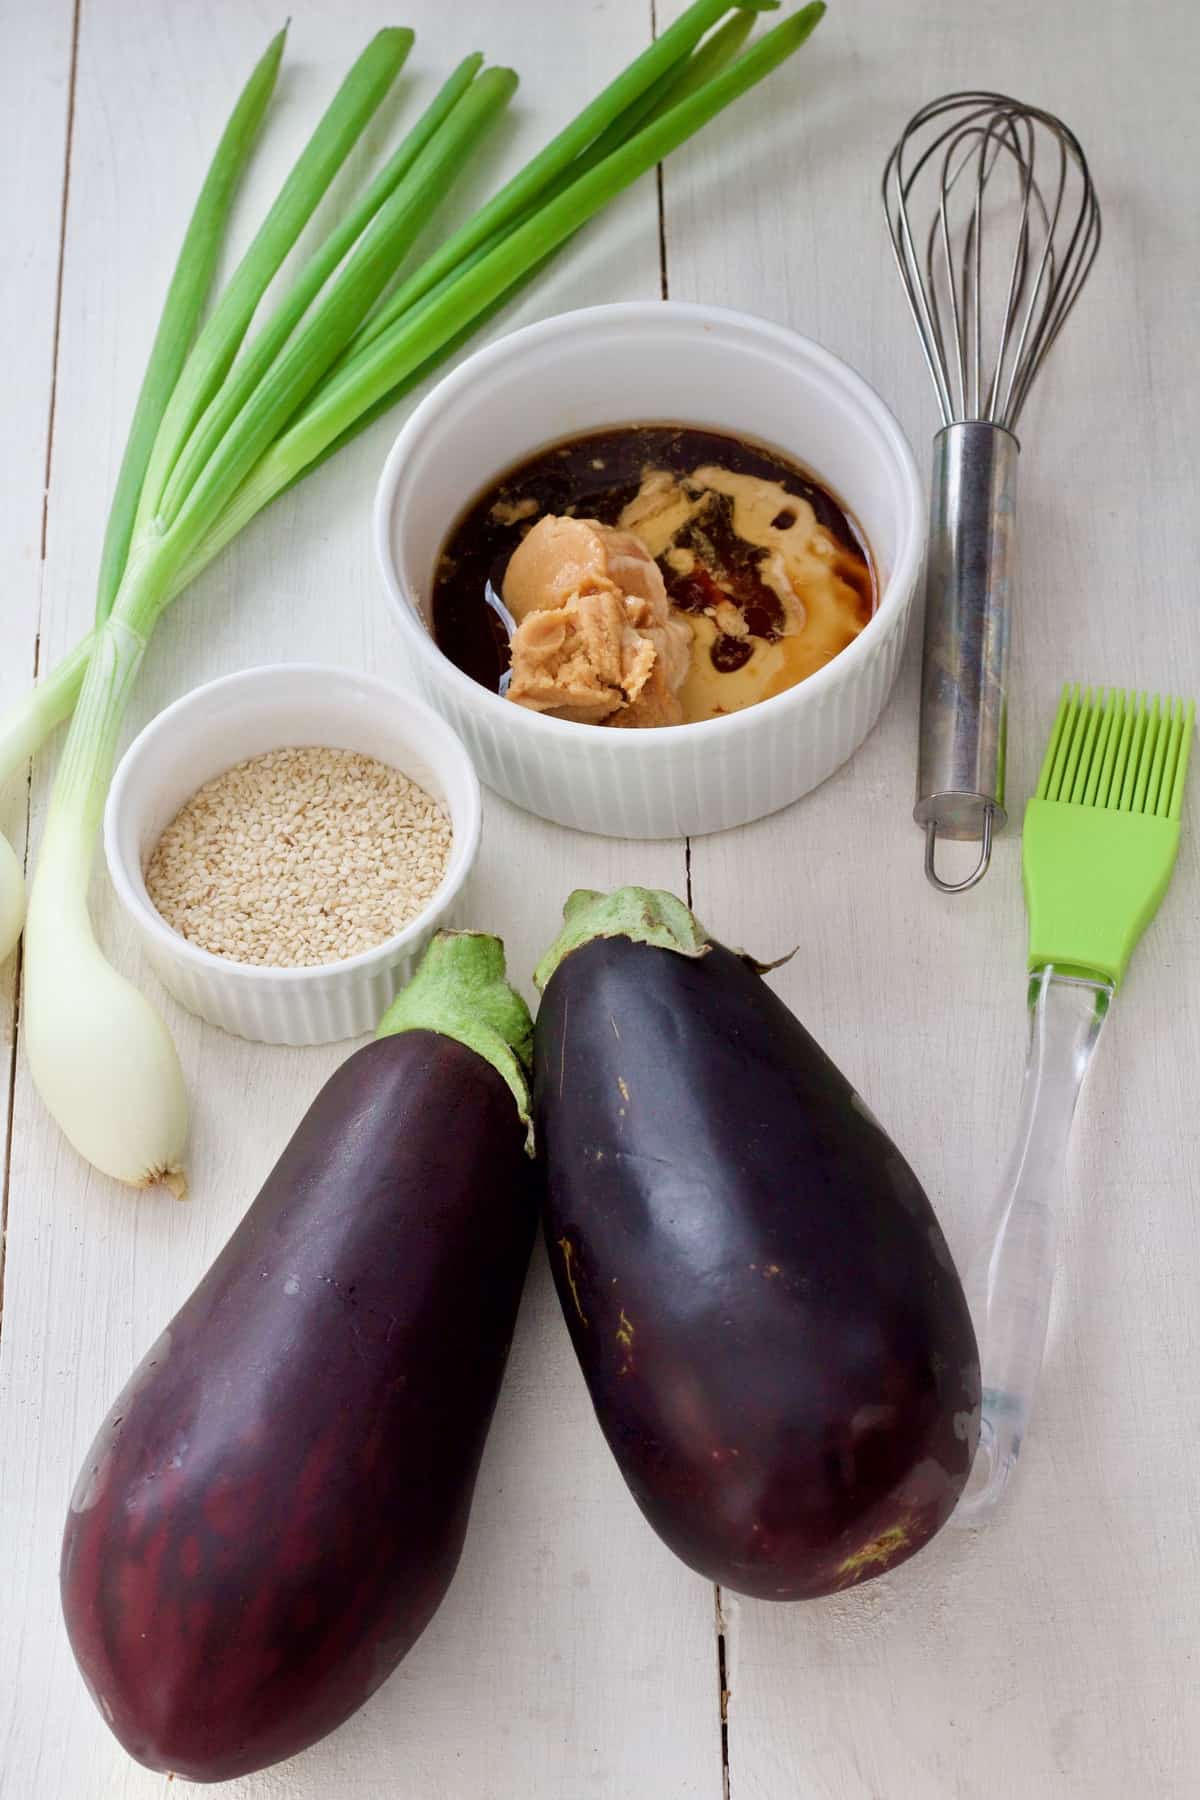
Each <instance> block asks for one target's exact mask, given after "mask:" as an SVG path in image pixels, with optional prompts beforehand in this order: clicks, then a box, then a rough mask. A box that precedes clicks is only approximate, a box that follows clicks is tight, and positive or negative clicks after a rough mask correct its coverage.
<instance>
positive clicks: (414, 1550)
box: [62, 933, 537, 1781]
mask: <svg viewBox="0 0 1200 1800" xmlns="http://www.w3.org/2000/svg"><path fill="white" fill-rule="evenodd" d="M530 1030H531V1027H530V1021H529V1014H528V1011H527V1009H526V1008H525V1005H524V1003H523V1002H522V1001H521V1000H520V999H519V998H518V996H517V995H516V994H514V993H513V992H512V990H511V989H510V988H508V986H507V985H506V983H505V981H504V953H503V949H502V947H501V945H500V944H499V942H498V941H497V940H496V939H495V938H489V937H484V936H482V935H481V934H475V933H462V934H450V933H444V934H442V935H440V936H439V937H438V938H436V939H435V940H434V942H433V944H432V945H431V947H430V949H429V951H428V952H427V954H426V957H425V959H424V961H423V963H422V965H421V968H420V969H419V970H418V972H417V975H416V976H415V977H414V979H413V981H412V982H411V983H410V984H409V986H408V987H407V988H406V989H405V990H404V992H403V993H402V994H401V995H400V997H399V998H398V1000H397V1001H396V1002H395V1005H394V1006H393V1008H392V1010H391V1011H390V1012H389V1014H388V1015H387V1017H386V1018H385V1020H384V1022H383V1024H382V1025H381V1027H380V1037H379V1038H378V1039H377V1041H376V1042H374V1043H372V1044H369V1045H368V1046H367V1047H366V1048H365V1049H362V1050H359V1051H358V1052H357V1053H356V1054H355V1055H353V1056H351V1057H350V1059H349V1060H348V1061H347V1062H346V1063H344V1064H343V1065H342V1067H341V1068H340V1069H338V1071H337V1073H336V1074H335V1075H334V1076H333V1077H332V1079H331V1080H330V1081H329V1082H328V1083H327V1084H326V1086H325V1087H324V1088H323V1089H322V1091H321V1092H320V1094H318V1096H317V1098H316V1100H315V1101H314V1102H313V1104H312V1106H311V1107H310V1108H309V1111H308V1113H307V1114H306V1115H305V1117H304V1119H303V1120H302V1121H301V1123H300V1126H299V1127H298V1129H297V1131H296V1133H295V1136H294V1137H293V1138H292V1140H291V1142H290V1143H289V1145H288V1146H287V1149H286V1150H285V1151H284V1153H283V1155H282V1156H281V1158H280V1159H279V1162H278V1163H277V1164H276V1165H275V1168H274V1169H273V1171H272V1172H271V1174H270V1175H269V1176H268V1178H267V1181H266V1184H265V1185H264V1187H263V1189H262V1191H261V1192H260V1194H259V1195H258V1198H257V1199H256V1200H255V1201H254V1203H253V1205H252V1206H251V1207H250V1209H249V1211H248V1212H247V1214H246V1216H245V1218H244V1219H243V1221H242V1223H241V1224H240V1225H239V1226H238V1228H237V1230H236V1231H235V1232H234V1234H233V1236H232V1237H231V1238H230V1240H229V1242H228V1243H227V1244H226V1246H225V1248H224V1250H223V1251H222V1252H221V1254H220V1256H219V1257H218V1258H217V1260H216V1262H215V1263H214V1264H213V1266H212V1268H211V1269H210V1270H209V1271H208V1274H207V1275H206V1276H205V1277H204V1279H203V1281H202V1282H201V1283H200V1285H199V1287H197V1288H196V1290H195V1292H194V1293H193V1294H192V1296H191V1298H190V1299H188V1300H187V1301H185V1303H184V1305H183V1306H182V1307H181V1309H180V1310H179V1312H177V1313H176V1315H175V1317H174V1319H172V1321H171V1323H170V1325H168V1327H167V1329H166V1330H165V1331H164V1332H163V1334H162V1336H161V1337H160V1338H159V1340H158V1342H157V1343H156V1344H155V1345H154V1346H153V1348H152V1349H151V1350H150V1351H149V1353H148V1355H147V1356H146V1358H145V1360H144V1361H143V1362H142V1364H141V1366H140V1367H139V1368H138V1370H137V1372H136V1373H135V1374H134V1376H133V1378H132V1380H131V1381H130V1382H129V1384H128V1385H127V1387H126V1388H125V1391H124V1392H123V1393H122V1395H121V1396H120V1398H119V1399H118V1400H117V1402H116V1404H115V1406H114V1407H113V1409H112V1412H111V1413H110V1415H109V1417H108V1419H107V1420H106V1422H105V1424H104V1426H103V1428H102V1429H101V1432H100V1435H99V1437H98V1438H97V1440H96V1442H95V1444H94V1446H93V1447H92V1450H91V1453H90V1455H89V1456H88V1458H87V1462H86V1463H85V1465H84V1468H83V1471H82V1473H81V1475H80V1478H79V1482H78V1484H77V1487H76V1491H75V1495H74V1498H73V1500H72V1503H71V1509H70V1514H69V1517H68V1520H67V1527H66V1535H65V1538H64V1542H63V1554H62V1598H63V1608H64V1612H65V1615H66V1621H67V1629H68V1633H69V1636H70V1640H71V1646H72V1649H73V1650H74V1652H75V1656H76V1659H77V1661H78V1663H79V1666H80V1669H81V1670H82V1672H83V1676H84V1679H85V1681H86V1682H87V1685H88V1687H89V1689H90V1690H91V1693H92V1696H93V1698H94V1699H95V1701H96V1704H97V1705H98V1706H99V1707H100V1709H101V1711H102V1712H103V1714H104V1717H105V1718H106V1719H107V1720H108V1723H109V1724H110V1725H111V1727H112V1729H113V1731H114V1732H115V1733H116V1735H117V1737H118V1738H119V1739H120V1741H121V1743H122V1744H123V1745H124V1746H125V1748H126V1749H127V1750H128V1751H129V1752H130V1754H131V1755H132V1756H135V1757H136V1758H137V1759H138V1760H139V1761H140V1762H143V1763H146V1764H147V1765H148V1766H149V1767H151V1768H154V1769H169V1770H174V1771H176V1772H177V1773H178V1774H180V1775H183V1776H186V1777H187V1778H189V1779H190V1780H193V1781H222V1780H226V1779H228V1778H229V1777H231V1776H235V1775H242V1774H245V1773H246V1772H247V1771H249V1770H253V1769H259V1768H262V1767H264V1766H265V1765H266V1764H268V1763H273V1762H277V1761H279V1760H280V1759H281V1758H282V1757H286V1756H291V1755H293V1754H294V1753H295V1752H296V1751H298V1750H302V1749H304V1747H305V1746H306V1745H308V1744H311V1743H313V1742H315V1741H316V1739H318V1738H321V1737H323V1736H325V1734H326V1733H327V1732H330V1731H332V1730H333V1729H334V1727H335V1726H337V1725H339V1724H341V1722H342V1720H344V1719H346V1718H347V1717H348V1716H349V1715H350V1714H351V1713H352V1712H354V1710H355V1709H356V1708H357V1707H359V1706H361V1705H362V1704H363V1702H364V1700H366V1699H367V1697H368V1695H370V1694H371V1693H372V1692H373V1691H374V1690H375V1689H376V1688H377V1687H378V1686H379V1684H380V1683H381V1682H382V1681H383V1680H384V1679H385V1678H386V1677H387V1676H388V1675H389V1674H390V1673H391V1671H392V1670H393V1669H394V1668H395V1667H396V1665H397V1663H398V1662H399V1661H400V1659H401V1657H403V1656H404V1655H405V1654H406V1653H407V1651H408V1650H409V1649H410V1648H411V1646H412V1644H413V1643H414V1642H415V1640H416V1639H417V1638H418V1637H419V1636H420V1634H421V1632H422V1631H423V1630H424V1628H425V1626H426V1625H427V1624H428V1623H429V1620H430V1619H431V1618H432V1616H433V1614H434V1612H435V1611H436V1609H437V1607H438V1605H439V1603H440V1602H441V1600H442V1597H443V1595H444V1594H445V1592H446V1589H447V1587H448V1585H449V1583H450V1579H451V1577H452V1575H453V1574H454V1570H455V1566H456V1564H457V1562H458V1558H459V1552H460V1551H461V1549H462V1544H463V1536H464V1533H465V1531H466V1528H467V1515H468V1512H469V1510H470V1505H471V1495H472V1490H473V1488H474V1484H475V1477H476V1472H477V1470H478V1467H479V1460H480V1456H481V1454H482V1451H483V1445H484V1439H485V1437H486V1436H487V1430H488V1425H489V1423H490V1421H491V1417H492V1411H493V1408H494V1406H495V1402H496V1395H497V1391H498V1389H499V1385H500V1378H501V1374H502V1372H503V1369H504V1363H505V1358H506V1356H507V1354H508V1346H509V1341H510V1339H511V1337H512V1332H513V1325H514V1321H515V1319H516V1314H517V1306H518V1302H519V1299H520V1294H521V1287H522V1283H523V1281H524V1277H525V1271H526V1266H527V1264H528V1260H529V1252H530V1249H531V1246H532V1240H533V1233H534V1230H535V1227H536V1217H537V1199H536V1193H535V1190H534V1187H533V1183H532V1180H531V1168H532V1165H531V1163H530V1159H529V1157H528V1156H527V1154H526V1137H527V1123H528V1121H527V1116H523V1115H525V1114H526V1108H527V1091H526V1087H525V1079H524V1073H523V1059H525V1058H526V1057H527V1055H528V1050H529V1033H530Z"/></svg>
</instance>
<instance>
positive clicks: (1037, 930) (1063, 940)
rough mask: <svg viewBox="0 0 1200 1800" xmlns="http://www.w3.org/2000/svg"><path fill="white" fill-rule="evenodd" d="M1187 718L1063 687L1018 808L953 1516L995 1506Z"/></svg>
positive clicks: (1024, 1400) (1017, 1443) (1162, 846)
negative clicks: (997, 1112)
mask: <svg viewBox="0 0 1200 1800" xmlns="http://www.w3.org/2000/svg"><path fill="white" fill-rule="evenodd" d="M1194 722H1195V705H1194V703H1189V704H1188V705H1186V706H1185V704H1184V702H1183V701H1182V700H1171V699H1167V700H1160V699H1157V698H1155V699H1149V698H1143V697H1142V696H1141V695H1136V696H1135V695H1130V694H1127V693H1126V692H1125V691H1124V690H1122V689H1110V690H1109V691H1108V693H1107V694H1106V695H1104V696H1103V697H1101V696H1100V695H1096V696H1093V693H1092V690H1091V689H1090V688H1089V689H1088V690H1087V691H1086V692H1085V693H1081V692H1080V689H1079V688H1078V687H1068V688H1067V689H1066V690H1065V691H1064V693H1063V697H1062V703H1061V705H1060V706H1059V709H1058V717H1057V718H1056V719H1055V722H1054V730H1053V733H1052V734H1051V738H1050V744H1049V748H1048V749H1047V751H1046V757H1045V761H1044V763H1043V764H1042V772H1041V779H1040V780H1039V782H1038V787H1037V794H1036V797H1035V798H1034V799H1032V800H1030V802H1029V804H1028V806H1027V807H1026V810H1025V831H1024V839H1023V844H1022V857H1023V867H1024V877H1025V903H1026V908H1027V910H1028V914H1029V972H1030V982H1029V1019H1030V1033H1029V1057H1028V1061H1027V1063H1026V1068H1025V1085H1024V1089H1023V1092H1022V1098H1021V1122H1020V1129H1019V1131H1018V1134H1017V1141H1016V1145H1015V1147H1014V1149H1013V1152H1012V1156H1011V1158H1010V1160H1009V1163H1008V1166H1007V1169H1006V1171H1005V1175H1004V1179H1003V1182H1002V1184H1001V1189H1000V1194H999V1197H998V1199H997V1202H996V1205H995V1208H994V1211H993V1214H992V1217H991V1220H990V1221H989V1226H988V1230H987V1232H986V1233H985V1236H984V1239H983V1243H982V1245H981V1247H980V1249H979V1251H978V1252H977V1254H976V1257H975V1259H974V1261H973V1263H972V1264H971V1266H970V1267H969V1269H968V1273H967V1283H966V1286H967V1293H968V1297H969V1298H970V1300H971V1303H972V1308H973V1310H974V1312H975V1322H976V1326H977V1328H978V1329H979V1337H980V1344H981V1355H982V1362H983V1417H982V1422H981V1427H980V1434H979V1450H978V1454H977V1457H976V1461H975V1467H974V1469H973V1471H972V1477H971V1481H970V1483H969V1485H968V1487H967V1490H966V1492H965V1493H964V1495H963V1498H962V1500H961V1501H960V1503H959V1507H958V1510H957V1512H956V1514H955V1517H956V1518H958V1519H959V1520H960V1522H961V1523H964V1524H974V1523H976V1522H978V1520H979V1519H980V1517H981V1516H982V1515H984V1514H986V1513H987V1512H988V1511H990V1509H991V1508H992V1507H993V1506H994V1505H995V1503H996V1502H997V1500H999V1498H1000V1496H1001V1495H1002V1494H1003V1493H1004V1490H1005V1488H1006V1487H1007V1485H1008V1483H1009V1480H1010V1479H1011V1476H1012V1472H1013V1469H1014V1467H1015V1465H1016V1461H1017V1457H1018V1455H1019V1453H1020V1449H1021V1443H1022V1439H1023V1438H1024V1435H1025V1430H1026V1427H1027V1425H1028V1421H1029V1415H1030V1412H1031V1410H1032V1406H1033V1395H1034V1388H1035V1386H1036V1384H1037V1378H1038V1370H1039V1368H1040V1366H1041V1361H1042V1349H1043V1345H1044V1343H1045V1338H1046V1324H1047V1320H1048V1318H1049V1312H1050V1290H1051V1286H1052V1284H1053V1279H1054V1240H1055V1230H1056V1223H1057V1216H1056V1215H1057V1207H1058V1198H1059V1195H1060V1194H1061V1192H1062V1189H1063V1186H1064V1182H1065V1176H1066V1163H1067V1150H1068V1145H1069V1142H1070V1135H1071V1122H1072V1119H1073V1118H1074V1115H1075V1107H1076V1103H1077V1101H1078V1099H1079V1094H1080V1090H1081V1088H1082V1086H1083V1081H1084V1077H1085V1075H1086V1074H1087V1071H1088V1066H1089V1064H1090V1062H1091V1059H1092V1055H1093V1053H1094V1051H1095V1048H1096V1045H1097V1043H1098V1042H1099V1038H1100V1032H1101V1029H1102V1027H1103V1025H1104V1021H1105V1019H1106V1018H1107V1017H1108V1012H1109V1007H1110V1005H1111V1002H1112V999H1113V996H1114V994H1115V993H1116V991H1117V989H1118V988H1119V987H1120V985H1121V982H1122V980H1123V979H1124V976H1125V970H1126V968H1127V967H1128V965H1129V959H1130V957H1131V956H1132V954H1133V951H1134V948H1135V946H1136V945H1137V942H1138V939H1139V938H1140V937H1141V935H1142V933H1143V932H1144V931H1145V929H1146V927H1147V925H1148V924H1149V923H1150V920H1151V919H1152V918H1153V917H1154V914H1155V912H1156V911H1157V909H1158V904H1159V901H1160V900H1161V899H1162V897H1163V895H1164V893H1165V892H1166V889H1167V884H1168V882H1169V881H1170V879H1171V871H1172V869H1173V868H1174V866H1175V856H1176V852H1177V851H1178V849H1179V831H1180V811H1181V807H1182V804H1183V784H1184V777H1185V775H1186V773H1187V763H1188V752H1189V750H1190V748H1191V740H1192V731H1193V727H1194Z"/></svg>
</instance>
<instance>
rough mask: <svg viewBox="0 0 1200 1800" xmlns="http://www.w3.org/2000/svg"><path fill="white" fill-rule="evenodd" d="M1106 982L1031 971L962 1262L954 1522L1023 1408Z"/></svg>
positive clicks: (969, 1516) (986, 1496)
mask: <svg viewBox="0 0 1200 1800" xmlns="http://www.w3.org/2000/svg"><path fill="white" fill-rule="evenodd" d="M1112 997H1113V989H1112V986H1111V984H1109V983H1108V982H1103V981H1083V980H1078V979H1076V978H1074V977H1071V976H1065V975H1059V974H1056V973H1055V971H1054V970H1053V969H1052V968H1045V969H1042V970H1039V971H1038V972H1037V973H1036V974H1035V975H1033V976H1032V977H1031V979H1030V984H1029V1022H1030V1031H1029V1058H1028V1061H1027V1063H1026V1066H1025V1085H1024V1089H1023V1090H1022V1095H1021V1123H1020V1129H1019V1131H1018V1134H1017V1141H1016V1144H1015V1146H1014V1148H1013V1152H1012V1155H1011V1157H1010V1159H1009V1163H1008V1166H1007V1168H1006V1170H1005V1174H1004V1179H1003V1181H1002V1183H1001V1187H1000V1193H999V1196H998V1198H997V1200H996V1203H995V1206H994V1209H993V1212H992V1216H991V1218H990V1220H989V1222H988V1228H987V1230H986V1232H985V1233H984V1237H983V1241H982V1243H981V1245H980V1247H979V1250H978V1251H977V1252H976V1255H975V1257H974V1259H973V1260H972V1262H971V1263H970V1264H969V1265H968V1269H967V1282H966V1287H967V1298H968V1300H969V1302H970V1304H971V1312H972V1316H973V1318H974V1320H975V1326H976V1330H977V1332H978V1335H979V1347H980V1356H981V1361H982V1366H983V1415H982V1419H981V1422H980V1430H979V1450H978V1452H977V1454H976V1458H975V1466H974V1468H973V1469H972V1471H971V1478H970V1480H969V1482H968V1484H967V1488H966V1492H965V1493H964V1494H963V1497H962V1500H961V1501H960V1502H959V1505H958V1509H957V1511H956V1513H955V1515H954V1516H955V1518H956V1519H957V1520H958V1521H959V1523H960V1524H964V1525H974V1524H978V1523H979V1522H980V1520H981V1518H983V1517H984V1516H985V1515H986V1514H987V1513H988V1512H990V1511H991V1509H992V1507H994V1506H995V1504H996V1502H997V1501H998V1500H999V1499H1000V1498H1001V1496H1002V1495H1003V1493H1004V1491H1005V1489H1006V1488H1007V1486H1008V1484H1009V1481H1010V1480H1011V1478H1012V1472H1013V1469H1014V1468H1015V1466H1016V1461H1017V1457H1018V1456H1019V1454H1020V1450H1021V1444H1022V1441H1023V1439H1024V1436H1025V1432H1026V1428H1027V1426H1028V1424H1029V1417H1030V1414H1031V1412H1032V1410H1033V1398H1034V1392H1035V1389H1036V1387H1037V1379H1038V1372H1039V1370H1040V1368H1041V1364H1042V1351H1043V1348H1044V1346H1045V1342H1046V1325H1047V1321H1048V1319H1049V1316H1050V1292H1051V1288H1052V1287H1053V1284H1054V1252H1055V1241H1056V1238H1057V1234H1058V1209H1059V1201H1060V1196H1061V1195H1062V1192H1063V1188H1064V1186H1065V1183H1066V1173H1067V1153H1068V1149H1069V1146H1070V1142H1071V1123H1072V1120H1073V1119H1074V1116H1075V1108H1076V1105H1077V1103H1078V1100H1079V1095H1080V1091H1081V1089H1082V1087H1083V1082H1084V1077H1085V1076H1086V1074H1087V1071H1088V1067H1089V1064H1090V1063H1091V1059H1092V1054H1093V1052H1094V1050H1095V1048H1096V1045H1097V1043H1098V1042H1099V1039H1100V1031H1101V1027H1102V1026H1103V1024H1104V1021H1105V1019H1106V1018H1107V1016H1108V1009H1109V1005H1110V1003H1111V1001H1112Z"/></svg>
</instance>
